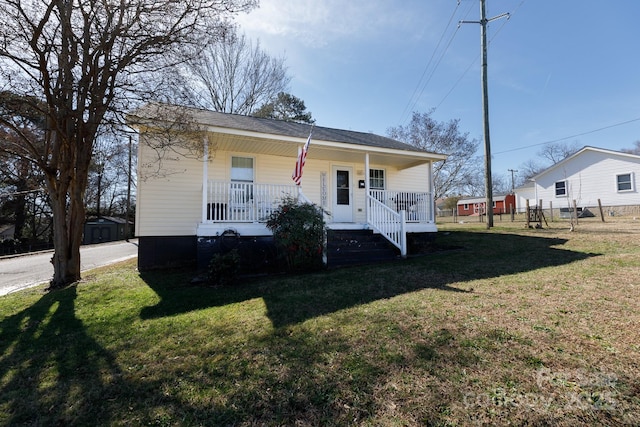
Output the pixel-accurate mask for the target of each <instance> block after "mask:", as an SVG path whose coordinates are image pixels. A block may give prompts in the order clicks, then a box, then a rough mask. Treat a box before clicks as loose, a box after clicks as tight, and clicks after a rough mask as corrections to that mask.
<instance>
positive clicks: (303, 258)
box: [267, 198, 325, 271]
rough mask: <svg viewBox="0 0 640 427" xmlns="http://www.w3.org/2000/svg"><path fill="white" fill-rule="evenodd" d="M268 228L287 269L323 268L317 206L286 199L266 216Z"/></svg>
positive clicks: (320, 221)
mask: <svg viewBox="0 0 640 427" xmlns="http://www.w3.org/2000/svg"><path fill="white" fill-rule="evenodd" d="M267 227H268V228H269V230H271V231H272V232H273V238H274V240H275V243H276V245H277V247H278V248H279V250H280V251H281V256H282V257H283V258H284V259H285V262H286V264H287V268H288V269H289V270H290V271H296V270H303V269H304V270H309V269H311V270H316V269H320V268H321V267H322V249H323V242H324V233H325V229H324V219H323V216H322V209H321V208H320V207H318V206H316V205H314V204H311V203H301V204H298V203H297V202H296V200H295V199H292V198H286V199H284V200H283V201H282V204H281V205H280V206H278V209H277V210H276V211H274V212H273V213H272V214H271V215H270V216H269V219H268V220H267Z"/></svg>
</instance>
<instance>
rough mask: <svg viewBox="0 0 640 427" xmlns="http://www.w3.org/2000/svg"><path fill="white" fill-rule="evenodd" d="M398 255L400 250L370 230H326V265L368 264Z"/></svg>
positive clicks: (396, 257) (387, 259)
mask: <svg viewBox="0 0 640 427" xmlns="http://www.w3.org/2000/svg"><path fill="white" fill-rule="evenodd" d="M399 257H400V250H398V249H397V248H396V247H395V246H393V245H392V244H391V243H389V242H388V241H387V239H385V238H384V237H383V236H381V235H380V234H374V233H373V231H371V230H328V231H327V266H328V267H329V268H336V267H342V266H347V265H357V264H370V263H372V262H377V261H391V260H395V259H398V258H399Z"/></svg>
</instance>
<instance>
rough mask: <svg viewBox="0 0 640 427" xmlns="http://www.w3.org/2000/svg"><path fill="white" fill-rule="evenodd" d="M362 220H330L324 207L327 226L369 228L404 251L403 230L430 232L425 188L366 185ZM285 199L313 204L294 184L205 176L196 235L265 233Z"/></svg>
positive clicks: (431, 223) (431, 218)
mask: <svg viewBox="0 0 640 427" xmlns="http://www.w3.org/2000/svg"><path fill="white" fill-rule="evenodd" d="M365 191H366V195H365V201H366V202H365V208H366V215H365V218H366V221H364V222H338V221H334V218H333V215H332V213H331V212H330V211H327V210H325V211H324V212H325V222H326V224H327V228H329V229H332V230H372V231H373V232H374V233H379V234H381V235H382V236H384V237H385V238H386V239H387V240H389V242H391V243H392V244H393V245H395V246H396V247H397V248H398V249H399V250H400V253H401V255H403V256H404V255H406V233H411V232H413V233H421V232H422V233H425V232H434V231H435V223H434V207H433V203H432V202H431V200H432V198H431V194H430V193H428V192H409V191H395V190H372V189H365ZM285 199H294V200H298V201H299V202H301V203H305V202H306V203H312V201H311V200H309V198H307V197H306V196H305V194H304V193H303V191H302V189H301V187H299V186H296V185H282V184H260V183H243V182H233V181H217V180H207V183H206V194H203V204H202V221H201V223H200V224H198V229H197V234H198V236H209V237H213V236H220V235H222V234H223V233H224V232H225V231H228V230H232V231H233V232H235V233H237V234H238V235H240V236H269V235H271V232H270V230H269V229H268V228H267V227H266V222H267V220H268V219H269V217H270V215H271V214H272V213H273V212H274V211H275V210H277V208H278V206H279V205H280V204H281V203H282V201H283V200H285Z"/></svg>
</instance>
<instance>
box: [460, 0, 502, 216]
mask: <svg viewBox="0 0 640 427" xmlns="http://www.w3.org/2000/svg"><path fill="white" fill-rule="evenodd" d="M500 18H507V19H509V14H508V13H503V14H501V15H498V16H494V17H493V18H489V19H487V12H486V7H485V0H480V21H460V24H480V46H481V49H482V68H481V78H482V116H483V117H484V191H485V196H486V202H485V203H486V204H485V206H486V213H487V228H491V227H493V184H492V182H491V139H490V137H489V90H488V88H487V24H488V23H489V22H491V21H495V20H496V19H500Z"/></svg>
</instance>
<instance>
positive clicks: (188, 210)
mask: <svg viewBox="0 0 640 427" xmlns="http://www.w3.org/2000/svg"><path fill="white" fill-rule="evenodd" d="M140 147H141V149H140V150H139V154H138V165H139V166H138V168H139V179H138V188H137V200H136V235H137V236H193V235H195V234H196V225H197V224H198V223H199V222H200V220H201V217H202V204H201V200H202V161H198V160H196V159H191V158H187V157H184V156H177V155H176V154H175V153H174V154H173V155H172V156H166V157H165V158H164V159H163V160H162V167H163V169H162V171H160V172H159V171H158V158H157V155H156V153H155V152H154V151H153V150H150V149H148V148H146V147H145V146H144V143H143V142H141V143H140Z"/></svg>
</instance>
